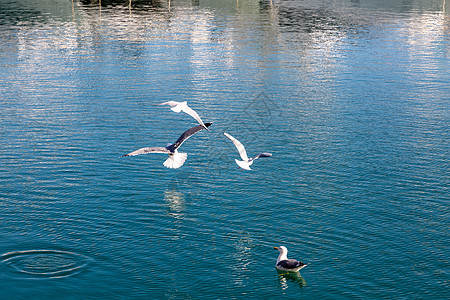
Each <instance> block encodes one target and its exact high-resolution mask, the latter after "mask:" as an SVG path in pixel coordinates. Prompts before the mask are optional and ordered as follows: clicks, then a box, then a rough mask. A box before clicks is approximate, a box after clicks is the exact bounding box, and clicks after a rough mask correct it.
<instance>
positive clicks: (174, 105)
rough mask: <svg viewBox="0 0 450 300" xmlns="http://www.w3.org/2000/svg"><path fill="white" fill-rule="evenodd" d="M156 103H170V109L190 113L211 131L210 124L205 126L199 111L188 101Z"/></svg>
mask: <svg viewBox="0 0 450 300" xmlns="http://www.w3.org/2000/svg"><path fill="white" fill-rule="evenodd" d="M156 105H169V106H170V109H171V110H172V111H174V112H176V113H179V112H180V111H183V112H185V113H187V114H188V115H190V116H191V117H193V118H194V119H196V120H197V122H198V123H199V124H200V125H202V126H203V128H205V129H206V130H208V131H209V129H208V126H205V124H204V123H203V121H202V119H201V118H200V116H199V115H198V113H197V112H196V111H195V110H193V109H192V108H190V107H189V106H188V105H187V101H183V102H177V101H167V102H164V103H160V104H156Z"/></svg>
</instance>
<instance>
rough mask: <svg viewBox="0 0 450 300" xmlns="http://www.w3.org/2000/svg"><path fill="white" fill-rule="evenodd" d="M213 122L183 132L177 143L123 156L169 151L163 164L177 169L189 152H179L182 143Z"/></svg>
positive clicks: (140, 150) (142, 149)
mask: <svg viewBox="0 0 450 300" xmlns="http://www.w3.org/2000/svg"><path fill="white" fill-rule="evenodd" d="M211 124H212V123H206V124H204V127H203V126H202V125H197V126H195V127H192V128H191V129H188V130H186V131H185V132H183V134H182V135H181V136H180V137H179V138H178V140H177V141H176V142H175V143H173V144H169V145H168V146H167V147H146V148H141V149H139V150H136V151H133V152H131V153H128V154H125V155H122V156H121V157H124V156H135V155H139V154H147V153H167V154H169V158H168V159H167V160H166V161H165V162H164V163H163V165H164V166H165V167H167V168H170V169H177V168H179V167H181V166H182V165H183V164H184V162H185V161H186V159H187V153H180V152H178V148H180V146H181V144H183V143H184V141H186V140H187V139H188V138H190V137H191V136H192V135H194V134H196V133H197V132H199V131H200V130H202V129H204V128H208V127H209V126H211Z"/></svg>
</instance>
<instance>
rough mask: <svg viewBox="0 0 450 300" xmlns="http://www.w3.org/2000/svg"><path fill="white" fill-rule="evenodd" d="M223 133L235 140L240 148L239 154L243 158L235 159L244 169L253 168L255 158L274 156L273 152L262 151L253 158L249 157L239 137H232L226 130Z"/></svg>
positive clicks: (234, 142)
mask: <svg viewBox="0 0 450 300" xmlns="http://www.w3.org/2000/svg"><path fill="white" fill-rule="evenodd" d="M223 134H224V135H225V136H226V137H227V138H229V139H230V140H231V141H232V142H233V144H234V145H235V146H236V148H237V149H238V151H239V155H240V156H241V158H242V160H237V159H235V160H234V161H235V162H236V163H237V165H238V166H239V167H241V168H242V169H246V170H251V169H250V166H251V164H253V161H254V160H255V159H258V158H260V157H270V156H272V154H271V153H260V154H258V155H256V156H255V157H253V158H248V156H247V152H246V151H245V148H244V145H242V144H241V142H239V141H238V140H237V139H235V138H234V137H232V136H231V135H229V134H228V133H226V132H224V133H223Z"/></svg>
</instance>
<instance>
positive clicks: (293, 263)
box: [277, 259, 306, 269]
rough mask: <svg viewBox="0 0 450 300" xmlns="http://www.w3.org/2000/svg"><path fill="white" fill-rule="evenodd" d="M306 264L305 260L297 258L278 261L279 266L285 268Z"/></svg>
mask: <svg viewBox="0 0 450 300" xmlns="http://www.w3.org/2000/svg"><path fill="white" fill-rule="evenodd" d="M305 265H306V264H304V263H303V262H301V261H297V260H295V259H285V260H282V261H280V262H279V263H277V266H279V267H282V268H284V269H295V268H299V267H302V266H305Z"/></svg>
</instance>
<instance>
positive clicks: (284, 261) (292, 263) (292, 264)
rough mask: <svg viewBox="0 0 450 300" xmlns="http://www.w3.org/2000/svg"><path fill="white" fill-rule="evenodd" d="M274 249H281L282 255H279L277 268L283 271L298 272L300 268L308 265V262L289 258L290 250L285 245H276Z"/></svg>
mask: <svg viewBox="0 0 450 300" xmlns="http://www.w3.org/2000/svg"><path fill="white" fill-rule="evenodd" d="M274 249H277V250H278V251H280V255H278V259H277V263H276V265H275V268H277V269H278V270H281V271H288V272H298V271H299V270H300V269H302V268H304V267H306V266H307V264H305V263H303V262H301V261H297V260H295V259H288V258H287V253H288V250H287V248H286V247H285V246H280V247H275V248H274Z"/></svg>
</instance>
